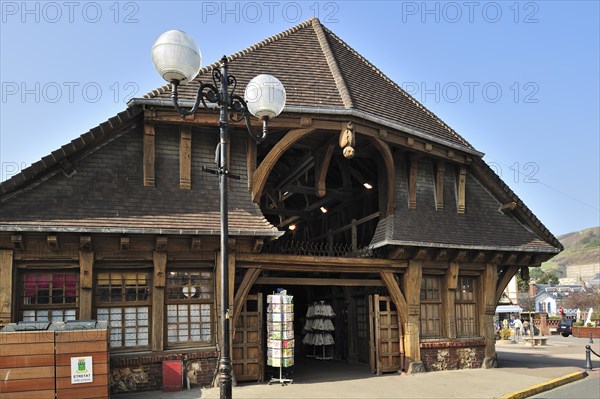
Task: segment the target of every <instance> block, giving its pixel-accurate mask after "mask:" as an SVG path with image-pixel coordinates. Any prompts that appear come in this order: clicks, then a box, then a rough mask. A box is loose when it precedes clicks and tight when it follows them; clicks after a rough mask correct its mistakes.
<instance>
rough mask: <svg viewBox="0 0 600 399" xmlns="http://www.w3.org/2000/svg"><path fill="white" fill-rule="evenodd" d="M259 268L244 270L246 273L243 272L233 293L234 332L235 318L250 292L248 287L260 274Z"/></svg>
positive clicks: (238, 315) (250, 286) (236, 318)
mask: <svg viewBox="0 0 600 399" xmlns="http://www.w3.org/2000/svg"><path fill="white" fill-rule="evenodd" d="M260 272H261V269H260V268H250V269H248V270H246V274H244V278H243V279H242V282H241V284H240V286H239V288H238V290H237V292H236V293H235V298H234V300H233V320H232V326H233V329H234V333H235V327H236V325H237V320H238V318H239V317H240V313H241V312H242V308H243V307H244V302H245V301H246V297H247V296H248V293H249V292H250V289H251V288H252V286H253V285H254V282H255V281H256V279H257V278H258V276H259V275H260Z"/></svg>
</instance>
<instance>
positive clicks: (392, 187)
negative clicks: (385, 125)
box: [371, 138, 396, 218]
mask: <svg viewBox="0 0 600 399" xmlns="http://www.w3.org/2000/svg"><path fill="white" fill-rule="evenodd" d="M371 142H372V144H373V146H374V147H375V148H377V149H378V150H379V153H380V154H381V159H382V161H383V164H384V165H385V182H382V181H380V182H379V186H380V187H379V196H380V197H381V201H380V202H381V203H382V206H380V213H381V217H382V218H384V217H387V216H389V215H391V214H392V213H393V212H394V205H395V200H396V169H395V166H394V156H393V154H392V150H391V149H390V146H389V145H388V144H387V143H386V142H385V141H383V140H380V139H376V138H373V139H371Z"/></svg>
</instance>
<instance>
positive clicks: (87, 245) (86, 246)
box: [79, 235, 93, 251]
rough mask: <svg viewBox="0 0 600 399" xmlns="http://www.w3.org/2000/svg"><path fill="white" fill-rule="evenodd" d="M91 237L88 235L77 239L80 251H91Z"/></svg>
mask: <svg viewBox="0 0 600 399" xmlns="http://www.w3.org/2000/svg"><path fill="white" fill-rule="evenodd" d="M92 248H93V247H92V237H91V236H88V235H84V236H80V237H79V249H81V250H82V251H91V250H92Z"/></svg>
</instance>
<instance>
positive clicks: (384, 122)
mask: <svg viewBox="0 0 600 399" xmlns="http://www.w3.org/2000/svg"><path fill="white" fill-rule="evenodd" d="M139 105H151V106H158V107H173V100H171V99H165V98H133V99H131V100H129V102H128V103H127V106H129V107H134V106H139ZM193 105H194V101H192V100H179V106H181V107H192V106H193ZM210 105H211V106H209V107H208V108H211V109H212V108H216V105H214V106H213V105H212V104H210ZM283 112H286V113H302V114H319V115H335V116H340V115H343V116H350V117H355V118H360V119H364V120H366V121H369V122H373V123H377V124H379V125H381V126H385V127H388V128H390V129H395V130H399V131H401V132H404V133H408V134H411V135H413V136H416V137H420V138H423V139H426V140H429V141H432V142H435V143H437V144H441V145H444V146H446V147H450V148H453V149H455V150H458V151H462V152H465V153H468V154H471V155H474V156H476V157H478V158H482V157H483V156H484V155H485V153H483V152H480V151H477V150H475V149H473V148H469V147H466V146H462V145H458V144H456V143H453V142H451V141H447V140H444V139H441V138H439V137H436V136H434V135H432V134H429V133H427V132H424V131H422V130H418V129H415V128H412V127H409V126H407V125H404V124H402V123H398V122H394V121H390V120H389V119H386V118H383V117H380V116H378V115H374V114H372V113H369V112H365V111H360V110H357V109H355V108H350V109H347V108H327V107H312V106H298V105H287V106H285V108H284V109H283Z"/></svg>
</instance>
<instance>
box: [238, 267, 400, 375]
mask: <svg viewBox="0 0 600 399" xmlns="http://www.w3.org/2000/svg"><path fill="white" fill-rule="evenodd" d="M308 276H310V277H308ZM377 277H378V276H377V275H376V274H368V273H361V274H357V273H301V272H297V273H292V272H288V273H283V272H271V273H269V272H264V274H263V275H262V276H261V277H259V278H258V279H257V280H256V283H255V284H254V285H253V286H252V288H251V290H250V293H249V295H248V298H250V301H251V302H253V303H252V304H251V305H249V306H246V307H244V310H243V311H242V315H244V320H245V321H242V322H240V320H238V324H237V325H238V327H237V328H236V337H250V336H255V337H261V338H260V339H258V341H260V342H258V341H256V342H255V348H254V349H251V347H252V345H253V344H252V343H251V342H249V341H248V342H240V341H239V339H238V342H237V343H236V341H234V352H235V351H236V345H237V348H238V350H237V354H238V356H237V358H236V357H235V356H234V368H236V365H237V370H236V377H237V378H238V381H244V380H247V381H257V380H269V379H270V377H271V376H272V375H276V376H278V375H279V369H278V368H271V367H270V366H268V365H267V353H268V350H269V348H268V345H267V342H268V337H269V335H268V331H267V307H268V303H267V296H268V295H269V294H272V293H274V292H277V290H278V289H280V288H283V289H285V290H286V291H287V294H288V295H292V296H293V304H294V321H293V329H294V339H295V343H294V365H293V366H292V367H288V368H285V369H284V370H283V371H284V374H286V375H287V376H288V377H289V378H293V379H295V381H298V382H300V381H304V382H310V381H328V380H339V379H340V378H344V379H346V378H358V377H357V376H358V375H362V376H363V378H364V377H368V376H369V375H370V374H371V373H372V372H373V373H375V372H387V371H397V370H400V369H401V365H400V363H401V359H400V357H401V356H402V355H403V353H401V352H403V351H401V349H400V348H401V346H402V342H401V341H402V337H401V326H400V323H399V320H398V315H397V312H396V310H395V308H394V307H393V304H391V300H390V299H389V297H388V296H387V289H386V288H385V286H384V285H383V283H382V282H381V280H380V279H378V278H377ZM374 298H380V299H378V300H377V301H376V302H374ZM382 298H383V299H382ZM259 299H260V302H259V301H258V300H259ZM375 303H376V304H375ZM382 303H383V305H382ZM390 304H391V305H390ZM315 305H318V306H320V307H323V306H325V307H328V308H329V309H330V311H328V312H325V313H326V316H325V317H314V307H315ZM386 306H387V308H386ZM311 307H313V316H311V311H310V308H311ZM386 309H387V311H386ZM246 310H251V311H250V312H247V311H246ZM253 312H254V313H253ZM392 313H393V314H392ZM253 314H256V315H257V317H255V318H253V316H252V315H253ZM375 318H377V320H375ZM247 321H252V323H251V324H252V326H245V325H244V323H247ZM307 322H308V324H309V325H311V322H312V323H313V324H314V323H317V324H319V323H320V324H319V326H318V327H317V328H316V329H314V330H316V331H313V332H316V333H318V334H320V333H322V332H323V333H325V334H322V336H321V338H319V339H316V340H310V339H307V335H309V334H310V328H308V329H307ZM324 325H329V328H323V326H324ZM245 329H255V330H256V331H255V332H251V333H244V332H243V331H244V330H245ZM326 334H329V335H330V339H331V341H327V340H326V339H325V340H323V335H326ZM376 340H378V341H377V342H376ZM392 341H393V342H392ZM387 347H389V348H391V349H390V350H389V351H388V352H393V353H391V354H385V353H382V354H378V353H376V348H379V350H381V348H384V349H385V348H387ZM241 349H243V350H241ZM250 354H254V355H253V356H254V358H253V359H242V358H243V357H244V356H250ZM379 355H384V357H385V359H383V358H382V357H381V356H379ZM388 355H389V356H388ZM240 357H242V358H240ZM380 358H381V359H383V363H382V362H381V361H380V360H381V359H380ZM378 362H379V363H378ZM396 363H397V364H398V366H397V367H396V368H395V369H394V368H393V367H391V368H390V367H389V366H390V365H393V364H396ZM248 364H253V366H252V367H255V370H256V367H258V366H260V367H262V373H254V374H252V373H250V374H248V373H246V374H248V375H249V378H247V379H244V378H243V377H242V378H241V379H240V376H239V375H238V374H239V373H242V371H243V370H244V369H243V368H242V367H241V365H246V366H247V365H248ZM378 364H379V365H378ZM242 374H244V373H242ZM257 376H259V378H257ZM352 376H354V377H352Z"/></svg>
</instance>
